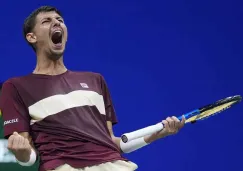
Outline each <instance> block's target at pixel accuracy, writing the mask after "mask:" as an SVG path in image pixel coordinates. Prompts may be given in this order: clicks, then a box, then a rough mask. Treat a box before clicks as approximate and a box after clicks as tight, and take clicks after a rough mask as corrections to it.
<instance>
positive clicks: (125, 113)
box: [0, 0, 243, 171]
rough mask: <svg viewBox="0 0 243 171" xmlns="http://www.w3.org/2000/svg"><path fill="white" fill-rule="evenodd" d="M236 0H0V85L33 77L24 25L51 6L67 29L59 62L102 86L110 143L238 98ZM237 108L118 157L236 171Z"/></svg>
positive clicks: (241, 84) (160, 166) (151, 166)
mask: <svg viewBox="0 0 243 171" xmlns="http://www.w3.org/2000/svg"><path fill="white" fill-rule="evenodd" d="M242 2H243V1H240V0H239V1H236V0H231V1H224V0H221V1H220V0H214V1H212V0H204V1H192V0H187V1H179V0H178V1H158V0H157V1H155V0H150V1H149V0H144V1H135V0H129V1H126V0H123V1H92V0H91V1H78V0H76V1H75V0H73V1H63V2H62V1H44V0H42V1H30V0H25V1H2V2H1V10H0V16H1V27H0V39H1V58H0V60H1V67H0V73H1V76H0V79H1V80H2V81H5V80H7V79H8V78H10V77H15V76H21V75H25V74H28V73H30V72H32V71H33V69H34V67H35V62H36V61H35V60H36V57H35V54H34V53H33V51H32V49H31V48H30V47H29V46H28V45H27V43H26V42H25V40H24V38H23V34H22V25H23V21H24V19H25V17H27V16H28V15H29V13H30V12H31V11H32V10H34V9H35V8H37V7H39V6H40V5H54V6H56V7H58V8H59V9H60V10H61V11H62V12H63V14H64V19H65V22H66V24H67V27H68V31H69V39H68V44H67V50H66V53H65V56H64V58H65V64H66V66H67V67H68V68H69V69H70V70H85V71H87V70H88V71H94V72H99V73H101V74H103V75H104V77H105V78H106V81H107V83H108V85H109V88H110V91H111V94H112V98H113V101H114V105H115V108H116V112H117V116H118V119H119V124H118V125H116V126H115V128H114V129H115V133H116V135H117V136H119V135H121V134H122V133H124V132H129V131H133V130H135V129H139V128H142V127H145V126H148V125H151V124H154V123H157V122H158V121H161V120H162V119H165V118H166V117H167V116H172V115H176V116H178V115H181V114H182V113H183V112H188V111H190V110H192V109H194V108H197V107H199V106H201V105H205V104H208V103H211V102H214V101H216V100H218V99H221V98H224V97H227V96H232V95H236V94H241V95H243V90H242V88H243V77H242V73H243V58H242V55H243V49H242V46H243V42H242V40H243V33H242V30H243V22H242V17H243V10H242V7H243V3H242ZM242 109H243V106H242V104H240V105H237V106H235V107H234V108H232V109H230V110H228V111H226V112H224V113H222V114H221V115H220V116H217V117H213V118H210V119H209V120H207V121H205V122H201V123H198V124H195V125H191V124H189V125H187V126H185V127H184V128H183V129H182V130H181V131H180V132H179V133H178V134H177V135H175V136H170V137H167V138H165V139H163V140H160V141H157V142H155V143H153V144H151V145H149V146H147V147H145V148H143V149H140V150H138V151H136V152H133V153H131V154H128V155H126V157H128V158H129V159H130V160H132V161H134V162H136V163H137V164H138V165H139V169H138V170H141V171H160V170H161V171H162V170H166V171H178V170H180V171H194V170H197V171H204V170H208V171H215V170H217V171H219V170H220V171H229V170H232V171H242V161H243V160H242V159H243V157H242V152H243V124H242V122H241V120H242V119H243V116H242Z"/></svg>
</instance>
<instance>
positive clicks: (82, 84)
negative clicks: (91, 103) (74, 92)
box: [80, 83, 89, 88]
mask: <svg viewBox="0 0 243 171" xmlns="http://www.w3.org/2000/svg"><path fill="white" fill-rule="evenodd" d="M80 85H81V86H82V87H83V88H89V86H88V84H86V83H80Z"/></svg>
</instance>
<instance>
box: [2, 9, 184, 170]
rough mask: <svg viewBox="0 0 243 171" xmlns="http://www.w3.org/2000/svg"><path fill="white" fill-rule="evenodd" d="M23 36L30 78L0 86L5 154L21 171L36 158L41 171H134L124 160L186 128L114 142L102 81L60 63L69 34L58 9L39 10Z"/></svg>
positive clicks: (169, 123)
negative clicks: (30, 52)
mask: <svg viewBox="0 0 243 171" xmlns="http://www.w3.org/2000/svg"><path fill="white" fill-rule="evenodd" d="M24 36H25V38H26V40H27V42H28V43H29V44H30V45H31V46H32V48H33V49H34V51H35V52H36V56H37V64H36V68H35V70H34V71H33V73H31V74H29V75H26V76H22V77H16V78H11V79H9V80H7V81H6V82H5V83H4V84H3V88H2V94H1V100H0V109H1V111H2V114H3V119H4V136H5V137H6V138H7V139H8V149H9V150H11V151H12V152H13V154H14V155H15V157H16V160H17V162H18V163H19V164H20V165H22V166H30V165H33V164H34V163H35V161H36V158H37V157H36V156H37V154H38V155H39V156H40V168H39V170H40V171H46V170H57V171H64V170H65V171H67V170H72V169H74V170H75V169H76V170H79V171H81V170H84V169H85V170H86V171H95V170H97V171H98V170H99V171H114V170H115V171H133V170H136V169H137V165H136V164H135V163H133V162H130V161H128V160H127V159H125V158H123V157H122V153H123V152H124V153H129V152H132V151H134V150H137V149H139V148H141V147H143V146H145V145H148V144H149V143H151V142H153V141H155V140H157V139H160V138H162V137H165V136H168V135H170V134H175V133H176V132H178V130H179V129H181V128H182V127H183V125H184V123H185V119H184V118H183V120H182V121H179V120H178V119H177V118H176V117H168V118H167V119H166V120H163V121H162V122H163V124H164V125H165V129H163V131H160V132H158V133H156V134H153V135H150V136H147V137H143V138H140V139H136V140H133V141H131V142H128V143H123V142H122V141H121V140H120V138H118V137H115V135H114V134H113V130H112V125H114V124H116V123H117V119H116V114H115V111H114V108H113V105H112V101H111V97H110V94H109V90H108V88H107V85H106V82H105V80H104V78H103V77H102V75H100V74H98V73H92V72H73V71H70V70H68V69H67V68H66V67H65V65H64V63H63V54H64V50H65V45H66V42H67V37H68V32H67V27H66V25H65V23H64V20H63V17H62V15H61V13H60V11H58V10H57V9H56V8H54V7H50V6H43V7H40V8H38V9H36V10H35V11H33V12H32V13H31V14H30V16H29V17H27V19H26V20H25V23H24Z"/></svg>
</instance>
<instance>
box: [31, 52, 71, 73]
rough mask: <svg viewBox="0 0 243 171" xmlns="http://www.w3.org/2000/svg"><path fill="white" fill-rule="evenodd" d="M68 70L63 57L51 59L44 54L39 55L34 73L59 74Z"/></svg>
mask: <svg viewBox="0 0 243 171" xmlns="http://www.w3.org/2000/svg"><path fill="white" fill-rule="evenodd" d="M66 71H67V68H66V67H65V65H64V63H63V57H60V58H59V59H57V60H51V59H50V58H48V57H46V56H44V55H37V64H36V67H35V70H34V71H33V73H34V74H45V75H59V74H62V73H64V72H66Z"/></svg>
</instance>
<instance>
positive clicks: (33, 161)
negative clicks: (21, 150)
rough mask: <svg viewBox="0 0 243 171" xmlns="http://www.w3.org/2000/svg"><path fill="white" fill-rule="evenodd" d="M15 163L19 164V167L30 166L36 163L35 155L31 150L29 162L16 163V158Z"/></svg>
mask: <svg viewBox="0 0 243 171" xmlns="http://www.w3.org/2000/svg"><path fill="white" fill-rule="evenodd" d="M16 161H17V163H19V164H20V165H21V166H32V165H33V164H34V163H35V161H36V153H35V151H34V150H33V149H31V154H30V160H29V161H28V162H26V163H24V162H21V161H18V159H17V158H16Z"/></svg>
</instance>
